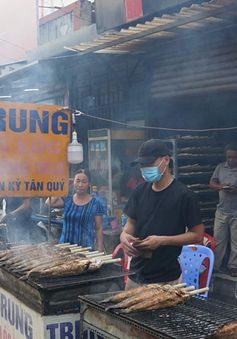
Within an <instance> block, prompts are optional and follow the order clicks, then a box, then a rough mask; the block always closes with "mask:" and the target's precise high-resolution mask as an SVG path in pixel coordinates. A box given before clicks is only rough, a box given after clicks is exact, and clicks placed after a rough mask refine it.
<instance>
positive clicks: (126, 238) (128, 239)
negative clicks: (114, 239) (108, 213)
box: [120, 231, 140, 257]
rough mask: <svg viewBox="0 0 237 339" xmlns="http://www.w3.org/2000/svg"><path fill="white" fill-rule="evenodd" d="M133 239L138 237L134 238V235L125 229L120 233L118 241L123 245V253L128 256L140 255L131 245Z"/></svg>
mask: <svg viewBox="0 0 237 339" xmlns="http://www.w3.org/2000/svg"><path fill="white" fill-rule="evenodd" d="M135 240H138V238H135V237H134V236H132V235H131V234H128V233H126V232H125V231H123V232H122V233H121V235H120V241H121V244H122V246H123V249H124V251H125V253H126V254H127V255H128V256H130V257H137V256H139V255H140V253H139V251H138V250H137V249H135V248H134V247H133V246H132V243H133V242H134V241H135Z"/></svg>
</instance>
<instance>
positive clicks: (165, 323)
mask: <svg viewBox="0 0 237 339" xmlns="http://www.w3.org/2000/svg"><path fill="white" fill-rule="evenodd" d="M110 295H111V293H110V294H106V295H105V294H103V296H102V295H92V296H82V297H80V300H81V302H83V303H85V304H86V305H88V306H89V307H90V306H91V307H93V308H96V309H97V310H100V311H101V312H105V313H106V314H108V315H109V317H112V318H113V317H115V318H117V319H118V318H119V319H120V320H121V323H123V322H126V323H130V325H131V326H135V327H136V328H140V329H141V330H142V331H144V332H146V333H150V334H152V335H153V336H154V338H159V337H162V338H175V339H183V338H188V339H191V338H193V339H194V338H196V339H202V338H203V339H204V338H208V337H209V336H210V335H211V334H213V332H215V331H216V330H217V329H218V328H219V327H220V326H221V325H224V324H228V323H231V322H233V321H236V319H237V307H236V306H234V305H230V304H226V303H224V302H222V301H218V300H216V299H212V298H209V299H208V300H200V299H197V298H194V297H193V298H191V299H190V300H189V301H187V302H186V303H185V304H183V305H178V306H176V307H172V308H166V309H161V310H154V311H146V312H137V313H131V314H126V315H124V314H119V312H118V311H105V308H106V307H108V304H106V306H105V305H104V304H101V303H100V301H101V300H103V299H105V298H107V297H109V296H110Z"/></svg>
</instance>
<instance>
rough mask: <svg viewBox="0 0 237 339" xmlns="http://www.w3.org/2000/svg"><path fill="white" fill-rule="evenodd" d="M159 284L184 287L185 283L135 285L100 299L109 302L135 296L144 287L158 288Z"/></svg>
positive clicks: (142, 290) (143, 289)
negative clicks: (135, 286)
mask: <svg viewBox="0 0 237 339" xmlns="http://www.w3.org/2000/svg"><path fill="white" fill-rule="evenodd" d="M160 286H166V288H168V287H169V286H171V287H177V288H180V287H185V286H186V284H185V283H182V284H177V285H173V286H172V285H168V284H166V285H161V284H148V285H143V286H140V287H137V288H133V289H131V290H127V291H123V292H120V293H117V294H116V295H113V296H112V297H109V298H106V299H105V300H103V301H102V303H107V302H110V301H112V302H118V301H122V300H124V299H126V298H129V297H132V296H135V295H137V294H140V293H143V292H144V291H145V290H146V289H150V288H159V287H160Z"/></svg>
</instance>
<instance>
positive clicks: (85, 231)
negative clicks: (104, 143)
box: [46, 169, 105, 252]
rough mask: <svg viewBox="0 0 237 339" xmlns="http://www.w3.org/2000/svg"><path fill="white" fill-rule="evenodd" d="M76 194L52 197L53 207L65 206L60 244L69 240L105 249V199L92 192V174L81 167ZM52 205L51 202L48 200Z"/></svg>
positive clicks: (76, 181)
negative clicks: (103, 201) (103, 202)
mask: <svg viewBox="0 0 237 339" xmlns="http://www.w3.org/2000/svg"><path fill="white" fill-rule="evenodd" d="M73 186H74V192H75V193H74V194H73V195H70V196H68V197H66V198H60V197H53V198H51V207H57V208H64V221H63V229H62V234H61V237H60V240H59V242H60V243H66V242H69V243H71V244H78V245H80V246H83V247H92V248H93V249H97V250H99V251H101V252H102V251H103V219H102V217H103V215H104V214H105V210H104V207H103V205H102V203H101V201H100V200H99V199H97V198H95V197H92V196H91V195H90V194H89V186H90V174H89V172H88V171H87V170H82V169H81V170H78V171H77V172H76V174H75V175H74V181H73ZM46 204H49V201H46Z"/></svg>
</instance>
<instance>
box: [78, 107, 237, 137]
mask: <svg viewBox="0 0 237 339" xmlns="http://www.w3.org/2000/svg"><path fill="white" fill-rule="evenodd" d="M74 113H75V115H76V116H80V115H83V116H85V117H87V118H92V119H97V120H102V121H107V122H110V123H113V124H118V125H123V126H126V127H134V128H140V129H153V130H161V131H175V132H215V131H230V130H235V129H237V126H231V127H220V128H218V127H215V128H203V129H190V128H169V127H157V126H141V125H136V124H128V123H125V122H121V121H116V120H111V119H106V118H101V117H97V116H94V115H90V114H87V113H84V112H81V111H79V110H74Z"/></svg>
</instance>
